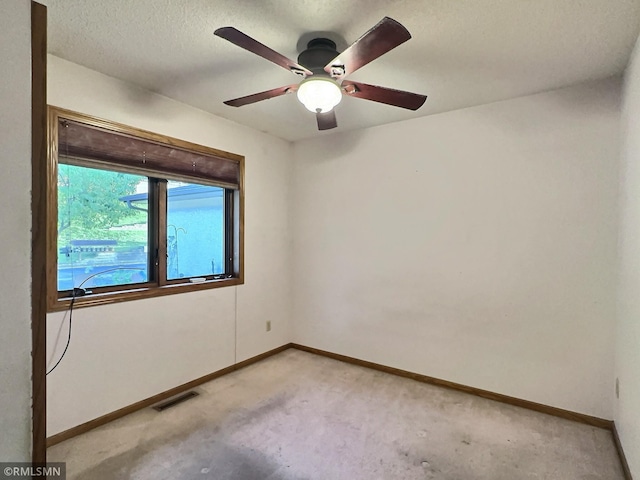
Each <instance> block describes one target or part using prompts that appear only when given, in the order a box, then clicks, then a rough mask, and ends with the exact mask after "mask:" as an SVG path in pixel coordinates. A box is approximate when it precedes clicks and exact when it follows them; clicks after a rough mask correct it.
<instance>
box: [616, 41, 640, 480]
mask: <svg viewBox="0 0 640 480" xmlns="http://www.w3.org/2000/svg"><path fill="white" fill-rule="evenodd" d="M639 129H640V41H638V43H636V47H635V50H634V52H633V56H632V59H631V63H630V64H629V67H628V68H627V72H626V78H625V95H624V103H623V110H622V131H623V142H622V155H621V158H622V166H621V169H620V182H621V193H620V211H621V216H620V240H619V251H620V257H619V262H620V263H619V268H620V283H619V296H618V329H617V338H616V373H615V375H616V377H617V378H618V379H619V381H620V399H619V400H618V401H617V402H616V414H615V421H616V426H617V428H618V433H619V435H620V440H621V442H622V445H623V447H624V451H625V453H626V457H627V461H628V462H629V467H630V468H631V472H632V473H633V474H634V476H636V477H640V409H639V408H638V407H639V406H640V136H639V135H638V132H639Z"/></svg>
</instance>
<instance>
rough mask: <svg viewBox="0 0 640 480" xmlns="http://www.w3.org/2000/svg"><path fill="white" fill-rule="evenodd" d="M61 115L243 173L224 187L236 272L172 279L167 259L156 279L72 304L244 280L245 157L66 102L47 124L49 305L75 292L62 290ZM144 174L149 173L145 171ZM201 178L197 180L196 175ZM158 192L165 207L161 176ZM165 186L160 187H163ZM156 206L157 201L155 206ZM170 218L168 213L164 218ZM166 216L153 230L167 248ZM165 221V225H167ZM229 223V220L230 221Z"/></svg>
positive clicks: (67, 301)
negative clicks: (101, 116) (197, 280)
mask: <svg viewBox="0 0 640 480" xmlns="http://www.w3.org/2000/svg"><path fill="white" fill-rule="evenodd" d="M61 119H66V120H69V121H73V122H80V123H83V124H86V125H89V126H92V127H96V128H100V129H104V130H109V131H111V132H113V133H114V134H124V135H128V136H132V137H136V138H139V139H142V140H146V141H151V142H154V143H156V144H160V145H165V146H168V147H172V148H177V149H180V150H184V151H186V152H190V153H196V154H204V155H209V156H213V157H218V158H223V159H226V160H231V161H233V162H236V163H237V164H238V168H239V179H238V187H237V189H229V188H225V190H224V192H225V193H224V199H225V202H224V205H225V219H228V218H229V217H228V216H229V215H232V216H233V225H232V227H233V228H226V229H225V236H224V239H223V241H224V244H225V256H226V258H225V271H226V272H229V273H230V274H231V275H232V277H231V278H218V279H210V280H206V281H204V282H200V283H191V282H189V280H188V279H186V281H185V280H167V278H166V261H165V262H159V265H158V266H159V268H158V269H156V272H155V275H156V278H155V279H154V280H153V284H151V283H146V284H141V285H134V286H126V285H125V286H117V287H115V288H104V289H101V291H100V292H99V293H98V292H96V293H92V294H90V295H85V296H77V297H75V298H74V299H73V308H81V307H88V306H96V305H105V304H110V303H116V302H123V301H131V300H139V299H144V298H152V297H159V296H164V295H173V294H178V293H187V292H193V291H199V290H208V289H212V288H220V287H227V286H233V285H241V284H243V283H244V157H243V156H241V155H237V154H234V153H229V152H225V151H222V150H217V149H214V148H211V147H206V146H203V145H198V144H195V143H191V142H187V141H184V140H179V139H176V138H172V137H168V136H165V135H160V134H157V133H153V132H149V131H146V130H141V129H138V128H135V127H130V126H127V125H123V124H120V123H116V122H111V121H108V120H103V119H99V118H96V117H93V116H89V115H85V114H81V113H78V112H73V111H71V110H65V109H62V108H58V107H54V106H49V107H48V129H47V137H48V138H47V144H48V152H47V222H46V223H47V252H46V258H47V274H46V297H47V310H48V311H49V312H54V311H63V310H66V309H68V308H69V307H70V305H71V301H72V299H71V298H61V297H60V295H59V292H58V278H57V276H58V265H57V261H58V260H57V258H58V257H57V249H58V245H57V243H58V242H57V224H58V189H57V184H58V180H57V179H58V152H59V148H58V125H59V122H60V120H61ZM113 166H114V169H115V170H118V171H122V169H121V168H119V167H118V165H115V164H114V165H113ZM143 174H144V173H143ZM146 175H147V176H149V177H154V175H155V176H157V172H155V171H149V172H148V173H146ZM193 181H194V182H197V181H198V180H193ZM153 185H154V186H155V190H156V191H154V192H150V194H151V195H152V196H156V197H157V198H158V200H159V201H158V202H153V203H154V205H157V206H158V207H159V208H161V209H162V208H165V209H166V197H165V196H164V195H162V190H166V185H163V182H162V180H160V181H156V182H153ZM158 190H160V191H158ZM154 208H155V206H154ZM154 217H155V218H156V219H157V218H159V217H160V218H164V215H154ZM165 220H166V218H165ZM162 223H163V222H162V221H161V222H158V224H157V225H153V226H150V227H149V228H150V231H151V235H154V236H155V237H156V238H155V240H156V245H158V246H159V247H160V248H162V247H163V245H164V248H165V250H166V238H164V237H165V236H166V235H162V234H161V233H160V232H163V231H164V230H162V228H163V224H162ZM164 226H165V227H166V225H164ZM226 226H230V225H226Z"/></svg>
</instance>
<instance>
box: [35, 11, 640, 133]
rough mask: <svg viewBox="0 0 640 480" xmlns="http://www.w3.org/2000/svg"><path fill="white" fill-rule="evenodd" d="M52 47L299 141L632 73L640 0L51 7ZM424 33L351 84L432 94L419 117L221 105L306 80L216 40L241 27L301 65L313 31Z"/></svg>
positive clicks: (387, 109) (361, 109) (287, 103)
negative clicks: (331, 122) (323, 124)
mask: <svg viewBox="0 0 640 480" xmlns="http://www.w3.org/2000/svg"><path fill="white" fill-rule="evenodd" d="M40 1H43V3H45V4H46V5H47V6H48V7H49V9H48V13H49V52H50V53H52V54H54V55H56V56H58V57H61V58H64V59H67V60H69V61H72V62H75V63H78V64H81V65H84V66H86V67H89V68H91V69H94V70H97V71H99V72H102V73H105V74H107V75H110V76H113V77H116V78H119V79H122V80H125V81H128V82H132V83H135V84H137V85H140V86H142V87H144V88H147V89H149V90H152V91H154V92H158V93H161V94H163V95H166V96H168V97H171V98H173V99H176V100H178V101H180V102H183V103H186V104H189V105H193V106H195V107H197V108H200V109H202V110H206V111H208V112H211V113H213V114H216V115H219V116H221V117H224V118H228V119H230V120H233V121H236V122H238V123H241V124H244V125H247V126H250V127H253V128H256V129H258V130H262V131H265V132H268V133H271V134H273V135H276V136H278V137H282V138H285V139H287V140H297V139H301V138H307V137H311V136H316V135H330V134H331V132H336V131H346V130H353V129H358V128H364V127H369V126H373V125H380V124H384V123H390V122H395V121H399V120H404V119H408V118H414V117H419V116H424V115H430V114H433V113H438V112H444V111H449V110H454V109H458V108H463V107H468V106H472V105H478V104H483V103H489V102H493V101H497V100H502V99H507V98H512V97H516V96H520V95H526V94H531V93H535V92H540V91H543V90H549V89H553V88H558V87H562V86H566V85H570V84H573V83H577V82H581V81H586V80H591V79H598V78H603V77H607V76H610V75H614V74H619V73H621V72H622V71H623V70H624V67H625V65H626V63H627V60H628V58H629V55H630V53H631V50H632V48H633V45H634V42H635V40H636V37H637V35H638V27H639V19H640V0H457V1H451V0H432V1H427V0H400V1H389V0H386V1H382V0H367V1H364V0H356V1H354V0H352V1H349V0H346V1H345V0H340V1H336V0H323V1H317V0H289V1H286V0H269V1H266V0H265V1H257V0H256V1H250V0H135V1H130V0H40ZM384 16H390V17H392V18H394V19H396V20H398V21H399V22H400V23H402V24H403V25H404V26H405V27H407V29H408V30H409V31H410V32H411V34H412V36H413V38H412V39H411V40H409V41H408V42H406V43H404V44H403V45H400V46H399V47H398V48H396V49H395V50H392V51H391V52H389V53H387V54H386V55H384V56H382V57H380V58H378V59H377V60H375V61H374V62H372V63H370V64H369V65H367V66H365V67H363V68H362V69H360V70H358V71H357V72H355V73H354V74H353V75H352V76H350V77H349V78H350V79H352V80H356V81H362V82H365V83H370V84H375V85H382V86H386V87H391V88H396V89H401V90H409V91H413V92H416V93H422V94H426V95H428V97H429V98H428V99H427V102H426V104H425V105H424V106H423V107H422V108H421V109H420V110H418V111H417V112H411V111H407V110H403V109H400V108H396V107H391V106H387V105H382V104H377V103H374V102H370V101H366V100H361V99H356V98H344V99H343V101H342V103H341V104H340V105H338V107H336V114H337V117H338V128H337V129H335V130H329V131H327V132H318V131H317V130H316V122H315V118H314V115H313V114H312V113H310V112H308V111H307V110H305V109H304V107H303V106H302V105H301V104H299V103H298V101H297V99H296V98H295V96H293V95H287V96H283V97H279V98H275V99H271V100H267V101H264V102H260V103H256V104H253V105H248V106H244V107H240V108H234V107H228V106H226V105H224V104H223V103H222V102H223V101H224V100H228V99H231V98H236V97H240V96H244V95H248V94H252V93H256V92H260V91H263V90H268V89H271V88H275V87H279V86H282V85H287V84H290V83H296V82H297V81H299V79H298V78H297V77H295V76H294V75H292V74H291V73H289V72H287V71H286V70H284V69H282V68H280V67H278V66H276V65H274V64H272V63H270V62H268V61H266V60H264V59H262V58H260V57H257V56H255V55H253V54H251V53H249V52H247V51H245V50H242V49H240V48H238V47H236V46H234V45H232V44H230V43H228V42H226V41H225V40H223V39H221V38H218V37H215V36H214V35H213V31H214V30H215V29H216V28H218V27H222V26H235V27H236V28H238V29H239V30H241V31H243V32H245V33H246V34H248V35H250V36H251V37H253V38H255V39H256V40H258V41H260V42H262V43H264V44H266V45H268V46H269V47H271V48H272V49H274V50H276V51H278V52H280V53H282V54H283V55H285V56H287V57H289V58H292V59H293V60H295V59H296V58H297V55H298V53H299V51H300V49H299V46H300V44H301V43H302V42H301V39H305V38H309V36H310V32H317V31H322V32H331V34H330V35H331V37H332V38H333V39H334V40H337V43H338V49H339V50H341V48H340V47H342V48H345V47H346V46H347V45H348V44H350V43H351V42H353V41H354V40H356V39H357V38H358V37H359V36H360V35H362V34H363V33H364V32H365V31H367V30H368V29H369V28H371V27H372V26H373V25H374V24H376V23H377V22H378V21H379V20H380V19H382V17H384Z"/></svg>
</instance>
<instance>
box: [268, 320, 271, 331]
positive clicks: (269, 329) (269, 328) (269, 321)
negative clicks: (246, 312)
mask: <svg viewBox="0 0 640 480" xmlns="http://www.w3.org/2000/svg"><path fill="white" fill-rule="evenodd" d="M270 331H271V320H267V332H270Z"/></svg>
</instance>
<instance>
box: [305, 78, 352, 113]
mask: <svg viewBox="0 0 640 480" xmlns="http://www.w3.org/2000/svg"><path fill="white" fill-rule="evenodd" d="M298 100H300V103H302V104H303V105H304V106H305V107H306V108H307V110H309V111H310V112H313V113H316V112H318V111H319V112H320V113H325V112H329V111H331V109H332V108H333V107H335V106H336V105H338V104H339V103H340V100H342V90H340V85H338V82H336V81H335V80H333V79H332V78H326V77H311V78H308V79H306V80H303V81H302V82H301V83H300V86H299V87H298Z"/></svg>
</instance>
